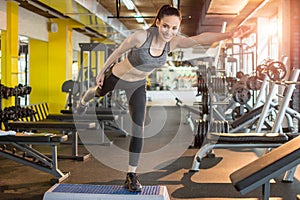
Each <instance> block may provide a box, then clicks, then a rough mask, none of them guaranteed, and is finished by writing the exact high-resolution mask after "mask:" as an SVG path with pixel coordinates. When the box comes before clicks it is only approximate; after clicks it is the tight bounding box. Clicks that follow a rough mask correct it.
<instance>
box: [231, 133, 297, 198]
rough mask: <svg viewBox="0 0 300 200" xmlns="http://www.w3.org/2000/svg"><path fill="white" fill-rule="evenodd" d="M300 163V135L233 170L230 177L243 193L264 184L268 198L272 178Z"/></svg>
mask: <svg viewBox="0 0 300 200" xmlns="http://www.w3.org/2000/svg"><path fill="white" fill-rule="evenodd" d="M299 163H300V136H298V137H296V138H294V139H292V140H290V141H289V142H287V143H285V144H283V145H281V146H280V147H278V148H276V149H273V150H272V151H271V152H269V153H267V154H265V155H263V156H262V157H260V158H258V159H257V160H255V161H253V162H251V163H249V164H247V165H246V166H244V167H242V168H240V169H238V170H237V171H235V172H233V173H232V174H231V175H230V179H231V182H232V184H233V185H234V187H235V188H236V190H237V191H239V192H240V193H241V194H243V195H244V194H246V193H248V192H250V191H252V190H254V189H256V188H257V187H259V186H263V194H262V196H263V199H264V200H267V199H269V196H270V180H271V179H273V178H276V177H278V176H279V175H280V174H282V173H284V172H286V171H287V170H290V169H292V168H295V167H296V166H297V165H298V164H299ZM295 198H296V197H295Z"/></svg>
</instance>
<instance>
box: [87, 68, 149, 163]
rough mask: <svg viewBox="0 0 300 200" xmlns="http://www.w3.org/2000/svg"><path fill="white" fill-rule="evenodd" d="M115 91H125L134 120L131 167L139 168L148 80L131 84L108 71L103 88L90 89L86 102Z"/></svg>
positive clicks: (130, 157) (131, 141) (130, 153)
mask: <svg viewBox="0 0 300 200" xmlns="http://www.w3.org/2000/svg"><path fill="white" fill-rule="evenodd" d="M114 89H122V90H125V93H126V96H127V100H128V105H129V113H130V116H131V119H132V136H131V140H130V146H129V165H131V166H137V165H138V162H139V158H140V153H141V151H142V147H143V142H144V140H143V137H144V122H145V114H146V80H145V79H144V80H141V81H135V82H129V81H124V80H122V79H120V78H118V77H116V76H115V75H114V74H113V73H112V68H110V69H109V70H107V72H106V73H105V78H104V82H103V86H102V88H101V89H100V88H99V87H98V86H96V87H93V88H89V89H88V90H87V91H86V93H85V94H84V96H83V100H84V101H85V102H89V101H90V100H91V99H92V98H94V97H101V96H104V95H106V94H107V93H108V92H110V91H112V90H114Z"/></svg>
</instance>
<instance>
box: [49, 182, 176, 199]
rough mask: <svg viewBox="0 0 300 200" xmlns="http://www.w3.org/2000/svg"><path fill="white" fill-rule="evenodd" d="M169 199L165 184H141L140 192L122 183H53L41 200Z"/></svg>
mask: <svg viewBox="0 0 300 200" xmlns="http://www.w3.org/2000/svg"><path fill="white" fill-rule="evenodd" d="M81 199H89V200H120V199H130V200H141V199H145V200H170V197H169V194H168V191H167V187H166V186H143V189H142V191H141V192H130V191H128V190H127V189H125V188H124V187H123V186H122V185H91V184H55V185H54V186H53V187H51V188H50V189H49V190H48V191H47V192H45V194H44V197H43V200H81Z"/></svg>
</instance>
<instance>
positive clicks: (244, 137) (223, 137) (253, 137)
mask: <svg viewBox="0 0 300 200" xmlns="http://www.w3.org/2000/svg"><path fill="white" fill-rule="evenodd" d="M288 141H289V137H288V136H287V135H286V134H283V133H282V134H281V133H209V134H207V137H206V141H204V143H203V144H204V145H202V147H201V148H200V149H199V150H198V152H197V153H196V155H195V156H194V160H193V165H192V168H191V169H190V171H192V172H197V171H199V167H200V162H201V160H202V159H203V158H204V157H205V156H206V155H208V154H209V153H211V151H212V150H213V149H228V148H274V147H278V146H280V145H282V144H284V143H286V142H288Z"/></svg>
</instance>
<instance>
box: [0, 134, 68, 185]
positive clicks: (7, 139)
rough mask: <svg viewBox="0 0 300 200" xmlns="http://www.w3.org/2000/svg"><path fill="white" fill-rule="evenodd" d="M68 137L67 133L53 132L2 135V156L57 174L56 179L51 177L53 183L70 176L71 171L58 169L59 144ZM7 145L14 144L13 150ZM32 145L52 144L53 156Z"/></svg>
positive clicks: (0, 153)
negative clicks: (46, 154)
mask: <svg viewBox="0 0 300 200" xmlns="http://www.w3.org/2000/svg"><path fill="white" fill-rule="evenodd" d="M67 139H68V136H67V135H58V134H51V133H39V134H24V133H16V134H15V135H5V136H0V156H3V157H5V158H8V159H11V160H13V161H16V162H19V163H21V164H24V165H27V166H30V167H33V168H35V169H38V170H40V171H43V172H46V173H49V174H51V175H53V176H55V177H56V178H55V179H51V183H52V184H54V183H58V182H62V181H64V180H65V179H67V178H68V177H69V176H70V173H69V172H67V173H63V172H61V171H60V170H59V169H58V162H57V146H58V145H59V144H60V143H62V142H65V141H67ZM6 145H11V146H13V150H12V149H11V148H7V146H6ZM32 145H47V146H51V148H52V155H51V158H50V157H48V156H45V155H44V154H43V153H41V152H39V151H38V150H36V149H34V148H33V147H32Z"/></svg>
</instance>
